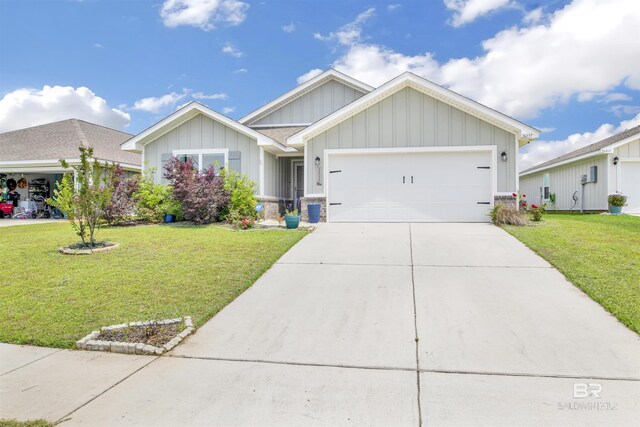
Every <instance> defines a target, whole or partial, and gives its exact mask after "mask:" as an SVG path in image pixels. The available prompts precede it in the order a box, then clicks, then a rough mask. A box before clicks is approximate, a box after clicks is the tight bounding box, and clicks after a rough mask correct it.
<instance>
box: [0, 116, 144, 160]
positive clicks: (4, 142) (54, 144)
mask: <svg viewBox="0 0 640 427" xmlns="http://www.w3.org/2000/svg"><path fill="white" fill-rule="evenodd" d="M132 136H133V135H131V134H128V133H126V132H120V131H118V130H115V129H110V128H107V127H104V126H100V125H96V124H93V123H89V122H85V121H84V120H78V119H67V120H62V121H59V122H54V123H48V124H45V125H40V126H34V127H30V128H26V129H18V130H14V131H11V132H5V133H1V134H0V153H1V154H0V161H1V162H2V163H6V164H8V163H11V162H24V161H37V160H46V161H56V162H57V160H58V159H77V158H78V157H79V156H80V153H79V152H78V148H79V147H93V150H94V152H93V154H94V157H95V158H96V159H98V160H101V161H108V162H115V163H124V164H129V165H135V166H140V164H141V159H140V155H139V154H135V153H129V152H126V151H122V150H121V149H120V144H122V143H123V142H124V141H126V140H128V139H129V138H131V137H132Z"/></svg>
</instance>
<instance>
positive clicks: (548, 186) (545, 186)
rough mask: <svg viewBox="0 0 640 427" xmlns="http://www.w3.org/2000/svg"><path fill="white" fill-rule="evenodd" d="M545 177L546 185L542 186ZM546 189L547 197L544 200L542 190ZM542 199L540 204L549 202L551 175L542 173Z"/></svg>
mask: <svg viewBox="0 0 640 427" xmlns="http://www.w3.org/2000/svg"><path fill="white" fill-rule="evenodd" d="M545 176H546V177H547V185H544V177H545ZM545 188H548V189H549V197H548V198H546V199H545V197H544V189H545ZM541 196H542V197H540V198H541V199H542V203H545V202H548V201H549V200H551V175H549V172H544V173H543V174H542V194H541Z"/></svg>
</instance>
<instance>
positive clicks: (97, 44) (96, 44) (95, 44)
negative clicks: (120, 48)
mask: <svg viewBox="0 0 640 427" xmlns="http://www.w3.org/2000/svg"><path fill="white" fill-rule="evenodd" d="M93 47H95V48H96V49H100V48H103V47H104V45H101V44H100V43H94V44H93Z"/></svg>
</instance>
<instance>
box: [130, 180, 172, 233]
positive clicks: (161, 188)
mask: <svg viewBox="0 0 640 427" xmlns="http://www.w3.org/2000/svg"><path fill="white" fill-rule="evenodd" d="M170 196H171V191H170V189H169V188H167V186H166V185H160V184H155V183H154V182H153V179H152V178H151V177H150V176H149V175H144V176H142V177H141V178H140V179H139V181H138V189H137V191H136V192H135V194H134V196H133V197H134V200H135V203H136V215H137V216H138V218H140V219H142V220H144V221H148V222H161V221H162V217H163V216H164V214H165V203H166V200H167V199H169V197H170Z"/></svg>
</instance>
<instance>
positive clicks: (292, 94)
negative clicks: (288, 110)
mask: <svg viewBox="0 0 640 427" xmlns="http://www.w3.org/2000/svg"><path fill="white" fill-rule="evenodd" d="M329 80H335V81H337V82H339V83H342V84H344V85H346V86H349V87H352V88H354V89H355V90H358V91H360V92H361V93H369V92H371V91H372V90H373V89H374V88H373V86H369V85H368V84H366V83H363V82H361V81H359V80H356V79H354V78H353V77H349V76H347V75H346V74H343V73H341V72H340V71H337V70H334V69H333V68H330V69H328V70H327V71H325V72H323V73H320V74H318V75H317V76H315V77H314V78H312V79H310V80H307V81H306V82H304V83H302V84H301V85H298V86H296V87H295V88H293V89H292V90H290V91H289V92H287V93H285V94H284V95H282V96H280V97H278V98H276V99H274V100H273V101H271V102H269V103H267V104H265V105H263V106H262V107H260V108H258V109H257V110H255V111H253V112H251V113H249V114H247V115H246V116H244V117H243V118H241V119H240V120H238V121H239V122H240V123H244V124H246V125H249V126H250V125H251V123H253V122H255V121H258V120H260V119H261V118H263V117H265V116H267V115H268V114H270V113H272V112H273V111H275V110H277V109H279V108H282V107H283V106H284V105H286V104H288V103H290V102H291V101H293V100H295V99H296V98H299V97H301V96H303V95H305V94H306V93H309V92H311V91H312V90H313V89H315V88H317V87H320V86H322V85H323V84H325V83H326V82H328V81H329Z"/></svg>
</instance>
